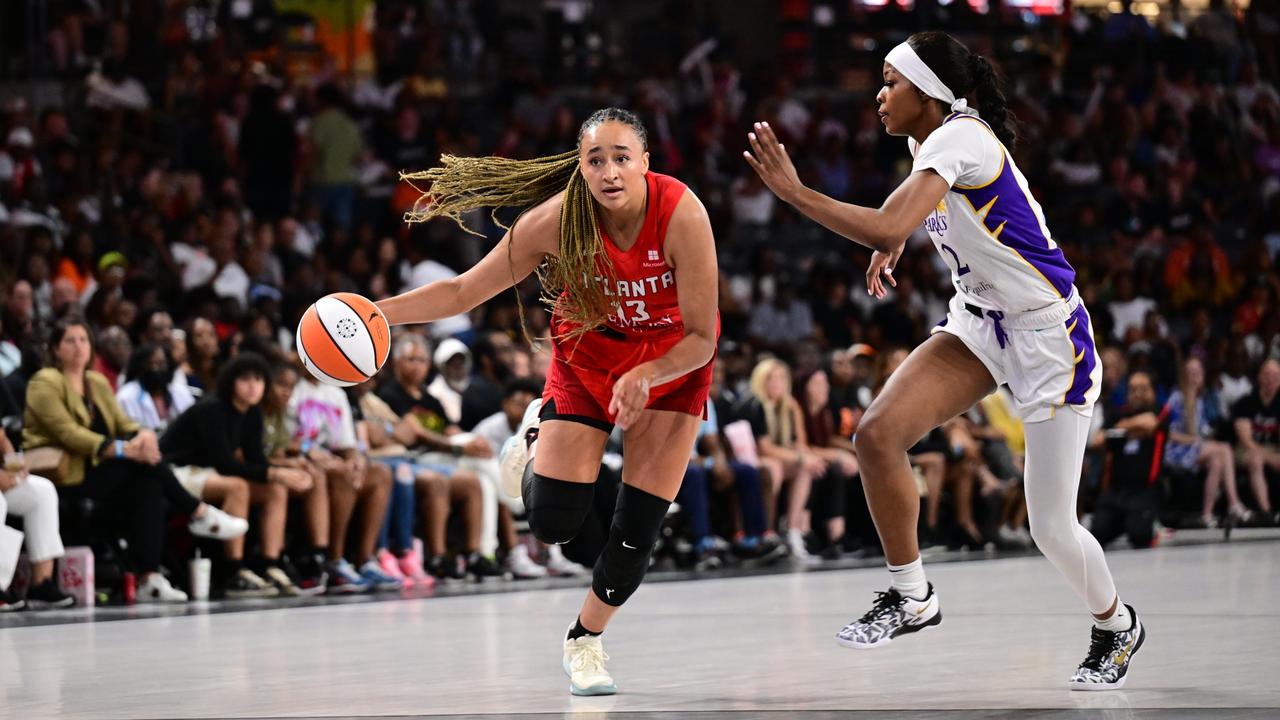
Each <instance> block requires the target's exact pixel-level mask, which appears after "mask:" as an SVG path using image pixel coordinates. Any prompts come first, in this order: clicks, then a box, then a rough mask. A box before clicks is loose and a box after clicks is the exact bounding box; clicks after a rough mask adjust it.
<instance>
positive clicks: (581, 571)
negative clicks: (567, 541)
mask: <svg viewBox="0 0 1280 720" xmlns="http://www.w3.org/2000/svg"><path fill="white" fill-rule="evenodd" d="M547 571H548V572H550V573H551V574H552V575H554V576H556V577H580V576H582V575H586V574H587V572H588V570H587V569H586V568H585V567H583V566H582V565H579V564H578V563H576V562H574V561H572V560H570V559H569V558H567V557H565V556H564V550H562V549H561V548H560V546H559V545H548V546H547Z"/></svg>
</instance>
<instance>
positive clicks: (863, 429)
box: [853, 414, 908, 460]
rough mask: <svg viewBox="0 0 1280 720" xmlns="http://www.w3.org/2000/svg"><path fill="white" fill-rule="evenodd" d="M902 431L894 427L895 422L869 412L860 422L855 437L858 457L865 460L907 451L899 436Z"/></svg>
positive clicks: (854, 444)
mask: <svg viewBox="0 0 1280 720" xmlns="http://www.w3.org/2000/svg"><path fill="white" fill-rule="evenodd" d="M899 435H901V433H899V432H897V431H896V430H895V429H894V428H893V424H892V423H891V422H889V421H887V420H885V419H883V418H882V417H881V416H880V415H879V414H868V415H867V416H865V417H863V418H862V421H861V422H860V423H858V433H857V435H855V436H854V438H853V447H854V450H856V451H857V454H858V457H859V458H862V459H864V460H866V459H873V460H874V459H875V458H882V457H886V456H888V455H889V454H891V453H899V452H906V451H907V447H908V446H907V445H904V444H903V443H902V441H901V440H900V438H899V437H898V436H899Z"/></svg>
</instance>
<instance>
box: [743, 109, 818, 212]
mask: <svg viewBox="0 0 1280 720" xmlns="http://www.w3.org/2000/svg"><path fill="white" fill-rule="evenodd" d="M747 142H749V143H751V150H749V151H748V150H743V151H742V156H743V157H744V158H746V160H747V164H748V165H750V166H751V169H752V170H755V171H756V174H757V175H759V176H760V179H761V180H763V181H764V184H765V185H768V186H769V189H770V190H772V191H773V194H774V195H777V196H778V197H779V198H781V199H782V200H783V201H785V202H794V201H795V198H796V197H797V196H798V195H799V194H800V191H801V190H803V189H804V184H803V183H801V182H800V176H799V175H798V174H796V166H795V165H794V164H793V163H792V162H791V158H790V157H789V156H788V155H787V149H786V147H784V146H783V145H782V143H780V142H778V136H777V135H774V134H773V128H771V127H769V123H759V122H758V123H756V124H755V132H751V133H747ZM753 153H754V154H753Z"/></svg>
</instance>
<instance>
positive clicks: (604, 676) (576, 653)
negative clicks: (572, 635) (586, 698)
mask: <svg viewBox="0 0 1280 720" xmlns="http://www.w3.org/2000/svg"><path fill="white" fill-rule="evenodd" d="M608 659H609V656H608V655H605V654H604V645H602V644H601V642H600V636H599V635H584V636H582V637H580V638H578V639H577V640H569V639H567V638H566V639H565V641H564V660H563V662H562V663H561V665H562V666H563V667H564V672H565V674H566V675H568V676H569V692H570V693H572V694H574V695H613V694H615V693H617V692H618V687H617V686H616V685H614V684H613V678H612V677H610V676H609V671H608V670H605V668H604V661H605V660H608Z"/></svg>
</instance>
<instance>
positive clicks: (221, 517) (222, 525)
mask: <svg viewBox="0 0 1280 720" xmlns="http://www.w3.org/2000/svg"><path fill="white" fill-rule="evenodd" d="M187 529H188V530H190V531H191V534H192V535H195V536H196V537H202V538H211V539H213V540H234V539H235V538H238V537H240V536H241V535H243V534H245V533H246V532H248V531H249V521H248V520H245V519H244V518H238V517H234V516H231V515H228V514H226V513H224V512H222V511H221V510H219V509H218V508H216V507H214V506H212V505H205V506H204V514H203V515H201V516H200V517H198V518H191V522H189V523H187Z"/></svg>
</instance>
